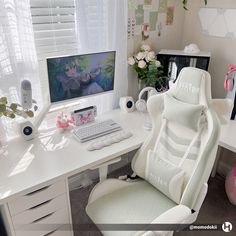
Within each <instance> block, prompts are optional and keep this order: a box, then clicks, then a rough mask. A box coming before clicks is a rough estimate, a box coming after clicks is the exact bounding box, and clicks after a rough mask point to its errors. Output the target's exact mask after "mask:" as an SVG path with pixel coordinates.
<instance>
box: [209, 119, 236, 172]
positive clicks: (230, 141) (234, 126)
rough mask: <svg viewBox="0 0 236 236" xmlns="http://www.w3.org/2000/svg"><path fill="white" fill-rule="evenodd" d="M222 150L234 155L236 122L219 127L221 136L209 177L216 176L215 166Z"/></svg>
mask: <svg viewBox="0 0 236 236" xmlns="http://www.w3.org/2000/svg"><path fill="white" fill-rule="evenodd" d="M222 148H225V149H228V150H230V151H232V152H234V153H236V121H235V120H230V121H229V123H228V124H225V125H221V134H220V140H219V146H218V152H217V156H216V160H215V164H214V167H213V170H212V174H211V176H212V177H214V176H215V174H216V169H217V165H218V162H219V159H220V157H221V155H222Z"/></svg>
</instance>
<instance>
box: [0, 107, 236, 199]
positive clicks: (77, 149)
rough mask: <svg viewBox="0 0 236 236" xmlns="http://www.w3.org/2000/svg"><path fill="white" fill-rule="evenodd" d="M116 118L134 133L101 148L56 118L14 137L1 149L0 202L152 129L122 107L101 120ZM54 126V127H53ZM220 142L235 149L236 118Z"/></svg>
mask: <svg viewBox="0 0 236 236" xmlns="http://www.w3.org/2000/svg"><path fill="white" fill-rule="evenodd" d="M106 119H113V120H114V121H116V122H117V123H119V124H120V125H121V126H122V127H123V128H124V129H127V130H130V131H131V132H132V133H133V136H132V137H131V138H129V139H127V140H124V141H122V142H120V143H116V144H113V145H111V146H109V147H105V148H103V149H101V150H97V151H93V152H89V151H87V149H86V148H87V146H88V145H89V143H90V142H86V143H83V144H81V143H79V142H78V141H77V140H76V139H75V137H74V136H73V134H72V133H71V131H70V130H67V131H65V132H64V133H60V132H59V130H58V129H56V128H55V116H54V119H52V120H51V119H48V120H49V123H51V124H50V125H48V126H47V125H46V127H47V128H46V129H44V130H43V129H42V130H41V131H40V132H39V135H38V137H36V138H35V139H33V140H31V141H24V140H23V139H21V138H18V139H15V140H14V141H12V142H10V143H9V144H7V145H6V146H4V147H3V148H1V149H0V203H3V202H5V201H8V200H10V199H11V198H14V197H15V196H16V195H17V194H24V193H27V191H29V190H33V189H37V188H38V187H40V185H44V184H48V183H50V182H52V181H55V180H57V179H60V178H65V177H70V176H72V175H74V174H77V173H80V172H82V171H84V170H86V169H89V168H91V167H94V166H96V165H98V164H101V163H103V162H105V161H108V160H111V159H113V158H115V157H118V156H120V155H122V154H125V153H127V152H129V151H132V150H135V149H137V148H139V147H140V146H141V144H142V143H143V141H144V140H145V139H146V138H147V136H148V134H149V133H150V132H149V131H146V130H145V129H144V128H143V124H144V119H145V117H144V115H143V114H141V113H139V112H131V113H125V112H123V111H120V110H113V111H112V112H109V113H106V114H103V115H102V116H99V117H98V118H97V120H98V121H101V120H106ZM50 127H51V128H50ZM219 145H220V146H222V147H224V148H227V149H229V150H231V151H233V152H236V121H230V122H229V124H227V125H222V129H221V137H220V142H219Z"/></svg>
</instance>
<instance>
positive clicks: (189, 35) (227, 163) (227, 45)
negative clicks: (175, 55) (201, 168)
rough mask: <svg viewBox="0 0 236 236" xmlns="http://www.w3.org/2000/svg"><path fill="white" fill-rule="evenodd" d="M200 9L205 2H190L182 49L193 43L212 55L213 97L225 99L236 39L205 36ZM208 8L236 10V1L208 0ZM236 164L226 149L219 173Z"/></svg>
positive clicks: (225, 172) (232, 155) (234, 156)
mask: <svg viewBox="0 0 236 236" xmlns="http://www.w3.org/2000/svg"><path fill="white" fill-rule="evenodd" d="M199 7H204V4H203V0H201V1H200V0H199V1H196V0H189V3H188V9H189V10H188V11H186V15H185V23H184V31H183V40H182V47H184V46H185V45H187V44H189V43H192V42H193V43H196V44H197V45H198V46H199V48H200V49H201V50H203V51H210V52H211V53H212V57H211V62H210V66H209V72H210V74H211V76H212V95H213V97H215V98H220V97H222V98H223V97H225V91H224V88H223V81H224V75H225V74H226V72H227V64H229V63H232V64H236V53H235V52H236V39H229V38H220V37H213V36H206V35H203V34H202V29H201V24H200V20H199V16H198V11H199ZM206 7H209V8H210V7H212V8H236V2H235V0H224V1H222V0H208V4H207V6H206ZM235 24H236V22H235ZM235 163H236V154H235V153H232V152H230V151H228V150H225V149H224V150H223V152H222V155H221V159H220V163H219V165H218V172H219V173H221V174H223V175H226V174H227V172H228V171H229V170H230V168H232V166H233V164H235Z"/></svg>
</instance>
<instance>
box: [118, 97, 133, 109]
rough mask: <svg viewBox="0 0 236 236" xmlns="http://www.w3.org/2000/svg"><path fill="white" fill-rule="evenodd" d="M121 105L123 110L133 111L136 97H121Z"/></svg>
mask: <svg viewBox="0 0 236 236" xmlns="http://www.w3.org/2000/svg"><path fill="white" fill-rule="evenodd" d="M119 105H120V109H122V110H123V111H126V112H132V111H133V110H134V99H133V98H132V97H121V98H120V102H119Z"/></svg>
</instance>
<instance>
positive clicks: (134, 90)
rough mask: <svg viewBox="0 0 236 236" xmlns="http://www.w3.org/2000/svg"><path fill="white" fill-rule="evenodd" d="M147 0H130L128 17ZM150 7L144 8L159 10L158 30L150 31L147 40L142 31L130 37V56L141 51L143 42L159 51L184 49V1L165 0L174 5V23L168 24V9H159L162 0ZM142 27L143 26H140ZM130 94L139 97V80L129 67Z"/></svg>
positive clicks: (154, 0) (167, 3)
mask: <svg viewBox="0 0 236 236" xmlns="http://www.w3.org/2000/svg"><path fill="white" fill-rule="evenodd" d="M144 1H145V0H129V4H132V5H131V6H130V5H129V14H128V17H130V18H132V17H134V16H135V9H136V8H137V6H138V5H140V4H144ZM150 2H151V3H152V5H151V7H150V9H146V10H145V8H144V11H158V20H157V24H156V30H154V31H151V32H150V36H149V38H148V39H147V40H142V37H141V33H140V34H139V35H134V36H133V37H130V39H128V56H132V55H134V54H135V53H137V52H138V51H139V48H140V46H141V45H142V44H149V45H150V46H151V47H152V49H153V50H154V51H155V52H156V53H157V52H158V51H159V50H160V49H182V48H181V44H182V35H183V25H184V18H185V11H184V10H183V8H182V1H180V0H164V2H166V5H167V7H171V6H173V7H174V9H175V10H174V21H173V24H172V25H166V11H165V10H164V11H162V12H161V10H160V9H159V3H160V2H161V0H152V1H150ZM144 21H145V20H144ZM160 23H161V24H162V31H161V36H158V24H160ZM140 27H141V26H140ZM128 94H129V95H130V96H133V97H135V98H137V95H138V82H137V75H136V73H135V72H134V71H133V70H132V69H131V68H129V71H128Z"/></svg>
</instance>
